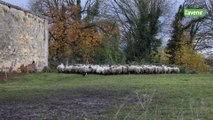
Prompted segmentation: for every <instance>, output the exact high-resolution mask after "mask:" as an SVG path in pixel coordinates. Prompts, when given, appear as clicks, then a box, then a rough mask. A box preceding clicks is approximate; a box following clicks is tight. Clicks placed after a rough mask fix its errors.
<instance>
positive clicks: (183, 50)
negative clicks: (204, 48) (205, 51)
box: [175, 32, 208, 72]
mask: <svg viewBox="0 0 213 120" xmlns="http://www.w3.org/2000/svg"><path fill="white" fill-rule="evenodd" d="M189 40H190V38H189V35H187V32H185V33H184V34H183V35H182V37H181V40H180V42H179V46H181V47H180V48H179V49H178V50H177V51H176V52H175V54H176V56H175V62H176V64H179V65H182V66H184V67H187V68H190V69H192V70H195V71H202V72H206V71H208V65H206V64H205V60H204V56H203V55H202V54H201V53H198V52H197V51H196V50H194V49H193V47H192V45H191V44H190V42H189Z"/></svg>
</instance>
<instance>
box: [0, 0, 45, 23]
mask: <svg viewBox="0 0 213 120" xmlns="http://www.w3.org/2000/svg"><path fill="white" fill-rule="evenodd" d="M0 4H2V5H6V6H8V7H12V8H14V9H17V10H20V11H23V12H26V13H30V14H32V15H35V16H38V17H40V18H43V19H45V17H44V16H41V15H37V14H35V13H33V12H31V11H29V10H26V9H24V8H21V7H19V6H16V5H12V4H10V3H7V2H4V1H2V0H0Z"/></svg>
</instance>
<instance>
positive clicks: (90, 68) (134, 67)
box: [57, 64, 180, 75]
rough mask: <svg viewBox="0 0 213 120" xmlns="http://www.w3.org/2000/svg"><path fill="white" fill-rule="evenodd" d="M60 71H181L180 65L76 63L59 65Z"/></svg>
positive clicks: (105, 73) (118, 72) (108, 72)
mask: <svg viewBox="0 0 213 120" xmlns="http://www.w3.org/2000/svg"><path fill="white" fill-rule="evenodd" d="M57 70H58V72H59V73H80V74H83V75H87V74H101V75H116V74H171V73H180V69H179V68H178V67H168V66H165V65H161V66H156V65H85V64H76V65H69V66H64V65H63V64H60V65H58V66H57Z"/></svg>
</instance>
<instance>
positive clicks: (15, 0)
mask: <svg viewBox="0 0 213 120" xmlns="http://www.w3.org/2000/svg"><path fill="white" fill-rule="evenodd" d="M2 1H4V2H7V3H10V4H13V5H16V6H19V7H22V8H24V9H28V6H29V1H30V0H2Z"/></svg>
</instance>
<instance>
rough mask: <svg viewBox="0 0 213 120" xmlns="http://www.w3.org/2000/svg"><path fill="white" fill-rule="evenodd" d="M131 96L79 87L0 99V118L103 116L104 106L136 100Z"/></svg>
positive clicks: (75, 119) (79, 118) (33, 119)
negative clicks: (36, 96) (45, 94)
mask: <svg viewBox="0 0 213 120" xmlns="http://www.w3.org/2000/svg"><path fill="white" fill-rule="evenodd" d="M127 96H132V97H127ZM133 96H134V95H133V94H132V92H127V91H122V92H121V91H113V90H95V89H79V90H74V91H73V90H72V91H71V90H70V91H68V90H66V91H63V92H60V93H56V94H54V95H52V96H50V97H41V98H40V99H38V100H30V98H29V100H7V101H3V102H2V103H0V116H1V118H0V120H29V119H31V120H38V119H42V120H45V119H46V120H47V119H48V120H49V119H57V120H68V119H72V120H82V119H89V118H96V119H104V118H106V114H107V109H109V108H115V107H116V108H119V106H120V105H121V104H122V103H123V102H124V101H127V102H128V104H133V103H135V102H136V101H137V99H136V97H133ZM127 98H128V100H126V99H127ZM129 98H131V99H129Z"/></svg>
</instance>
